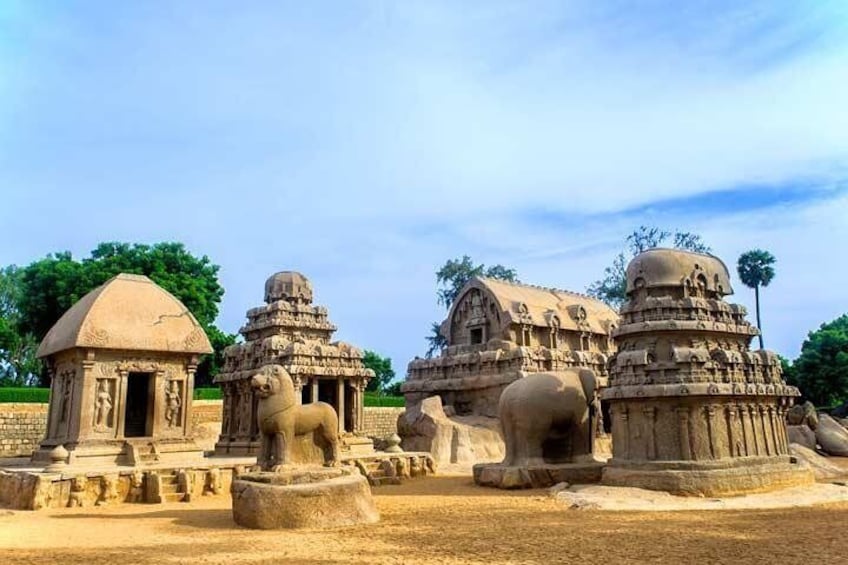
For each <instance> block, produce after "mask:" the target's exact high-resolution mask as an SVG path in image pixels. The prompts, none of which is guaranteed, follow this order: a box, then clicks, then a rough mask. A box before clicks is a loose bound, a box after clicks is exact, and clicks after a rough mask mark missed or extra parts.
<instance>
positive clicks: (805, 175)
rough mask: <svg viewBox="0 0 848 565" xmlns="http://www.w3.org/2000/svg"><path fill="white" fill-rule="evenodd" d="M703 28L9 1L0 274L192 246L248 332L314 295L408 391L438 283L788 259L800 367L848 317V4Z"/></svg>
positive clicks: (787, 305) (324, 9) (791, 326)
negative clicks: (252, 317) (681, 235)
mask: <svg viewBox="0 0 848 565" xmlns="http://www.w3.org/2000/svg"><path fill="white" fill-rule="evenodd" d="M681 4H682V3H677V2H661V1H649V2H569V3H563V2H494V1H487V2H459V3H458V2H436V1H433V2H413V1H404V2H330V3H319V2H310V3H299V2H267V3H263V2H251V3H238V4H233V3H231V2H211V1H205V2H180V3H167V2H105V1H102V2H94V1H90V2H58V1H56V2H47V1H45V2H35V1H14V0H12V1H10V0H3V1H2V2H0V264H9V263H17V264H25V263H28V262H30V261H32V260H34V259H37V258H39V257H42V256H44V255H46V254H47V253H50V252H53V251H60V250H70V251H72V252H73V253H74V254H75V255H78V256H83V255H85V254H87V253H88V252H89V251H90V250H91V249H92V248H94V247H95V245H96V244H97V243H98V242H100V241H106V240H120V241H131V242H135V241H139V242H155V241H163V240H178V241H183V242H185V243H186V244H187V245H188V247H189V248H190V249H191V250H192V251H193V252H195V253H198V254H207V255H209V256H210V257H211V258H212V259H213V260H214V261H215V262H216V263H218V264H220V265H221V279H222V282H223V284H224V285H225V288H226V290H227V293H226V295H225V297H224V301H223V304H222V307H221V315H220V317H219V325H220V326H221V327H222V328H223V329H225V330H227V331H236V330H237V329H238V327H239V326H240V325H241V323H242V322H243V320H244V313H245V311H246V310H247V309H248V308H250V307H253V306H256V305H258V304H259V303H260V302H261V300H262V295H263V289H262V285H263V282H264V280H265V278H266V277H267V276H268V275H269V274H271V273H273V272H275V271H278V270H284V269H295V270H300V271H302V272H303V273H305V274H306V275H307V276H308V277H310V278H311V279H312V280H313V282H314V284H315V286H316V298H317V300H318V302H320V303H321V304H324V305H326V306H327V307H328V308H329V309H330V314H331V318H332V319H333V320H334V322H335V323H336V324H337V325H338V326H339V327H340V331H339V333H338V337H340V338H341V339H345V340H348V341H350V342H352V343H354V344H356V345H358V346H360V347H365V348H370V349H374V350H377V351H379V352H381V353H383V354H387V355H390V356H391V357H392V358H393V360H394V362H395V367H396V370H397V371H398V373H399V374H403V372H404V369H405V365H406V362H407V361H408V360H409V359H411V358H412V357H413V356H415V355H417V354H421V353H423V351H424V349H425V342H424V340H423V337H424V335H426V333H427V331H428V328H429V324H430V322H431V321H433V320H436V319H440V318H441V317H442V316H443V314H444V312H443V310H442V309H441V308H440V307H439V306H438V305H437V304H436V300H435V278H434V271H435V270H436V268H437V267H438V266H439V265H440V264H442V263H443V262H444V261H445V260H447V259H449V258H452V257H457V256H461V255H462V254H469V255H471V256H472V257H474V258H475V259H476V260H478V261H482V262H486V263H503V264H506V265H509V266H513V267H515V268H516V269H517V270H518V271H519V275H520V276H521V278H522V280H525V281H527V282H531V283H535V284H543V285H550V286H557V287H562V288H567V289H571V290H578V291H581V290H583V289H585V287H586V286H587V285H588V284H589V283H590V282H591V281H592V280H594V279H596V278H598V277H599V276H600V275H601V273H602V272H603V268H604V266H605V265H607V264H609V262H610V261H611V260H612V258H613V257H614V255H615V254H616V253H617V252H618V251H619V250H620V249H621V247H622V246H623V240H624V237H625V236H626V235H627V233H629V232H630V231H631V230H632V229H634V228H635V227H637V226H638V225H640V224H656V225H660V226H662V227H665V228H669V229H681V230H685V231H694V232H697V233H701V234H702V235H703V236H704V239H705V240H706V241H707V243H708V244H710V245H711V246H712V248H713V250H714V252H715V253H716V254H718V255H719V256H720V257H722V258H724V259H725V260H726V262H727V263H728V264H730V265H733V264H735V260H736V258H737V257H738V255H739V254H740V253H742V252H744V251H746V250H748V249H750V248H753V247H764V248H767V249H769V250H771V251H772V252H773V253H774V254H775V255H776V256H777V258H778V264H777V277H776V278H775V280H774V282H773V283H772V285H771V286H769V287H768V289H766V290H765V291H764V293H763V312H764V327H765V339H766V346H767V347H770V348H773V349H775V350H777V351H778V352H780V353H782V354H784V355H787V356H790V357H794V356H795V355H796V354H797V352H798V350H799V348H800V345H801V342H802V341H803V339H804V337H805V336H806V334H807V332H808V331H810V330H811V329H814V328H816V327H817V326H818V325H819V324H820V323H822V322H825V321H828V320H831V319H833V318H835V317H836V316H838V315H840V314H842V313H844V312H846V311H848V293H846V292H845V291H844V288H843V287H844V284H843V281H844V280H846V278H848V266H846V262H845V260H844V259H843V257H844V256H845V250H846V247H848V220H846V218H848V110H846V107H845V100H846V99H848V65H846V64H845V62H846V60H848V4H846V3H844V2H824V1H821V2H749V3H744V4H743V3H740V2H688V3H685V5H681ZM734 275H735V274H734ZM736 290H737V294H736V296H735V297H734V300H735V301H738V302H741V303H743V304H746V305H749V306H751V305H752V300H753V299H752V292H751V291H749V290H748V289H745V288H744V287H742V286H741V285H740V284H737V285H736Z"/></svg>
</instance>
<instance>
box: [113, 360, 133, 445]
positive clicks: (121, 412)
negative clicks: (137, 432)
mask: <svg viewBox="0 0 848 565" xmlns="http://www.w3.org/2000/svg"><path fill="white" fill-rule="evenodd" d="M118 374H119V375H120V376H119V377H118V387H117V388H118V390H117V391H115V418H117V422H116V423H117V425H116V426H115V427H116V428H117V437H118V439H123V437H124V423H125V422H126V418H127V379H128V378H129V375H130V372H129V371H127V370H126V369H121V370H120V371H118Z"/></svg>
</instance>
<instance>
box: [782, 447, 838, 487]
mask: <svg viewBox="0 0 848 565" xmlns="http://www.w3.org/2000/svg"><path fill="white" fill-rule="evenodd" d="M789 452H790V453H791V454H792V455H794V456H795V457H797V458H798V459H800V460H801V461H803V462H805V463H806V464H807V465H809V466H810V468H811V469H812V470H813V473H814V474H815V475H816V480H817V481H827V480H830V479H838V478H841V477H844V476H845V475H846V474H848V472H846V470H845V469H843V468H842V467H840V466H839V465H834V464H833V463H832V462H830V461H828V459H827V457H823V456H821V455H819V454H818V453H816V452H815V451H813V450H812V449H808V448H807V447H805V446H803V445H798V444H797V443H790V444H789Z"/></svg>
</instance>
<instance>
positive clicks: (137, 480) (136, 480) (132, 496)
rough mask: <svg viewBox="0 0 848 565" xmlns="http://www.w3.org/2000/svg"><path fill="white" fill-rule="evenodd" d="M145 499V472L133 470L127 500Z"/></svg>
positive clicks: (141, 500) (138, 500) (139, 500)
mask: <svg viewBox="0 0 848 565" xmlns="http://www.w3.org/2000/svg"><path fill="white" fill-rule="evenodd" d="M143 501H144V474H143V473H142V472H141V471H133V474H132V475H130V492H129V496H127V502H143Z"/></svg>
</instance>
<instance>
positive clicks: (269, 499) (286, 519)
mask: <svg viewBox="0 0 848 565" xmlns="http://www.w3.org/2000/svg"><path fill="white" fill-rule="evenodd" d="M232 496H233V519H234V520H235V522H236V523H237V524H238V525H240V526H244V527H246V528H254V529H261V530H274V529H295V528H336V527H340V526H353V525H355V524H372V523H375V522H377V521H379V519H380V515H379V513H378V512H377V508H376V507H375V506H374V501H373V499H372V498H371V488H370V487H369V486H368V481H367V480H366V479H365V477H363V476H362V475H360V474H359V473H358V472H357V471H355V470H353V469H350V468H345V467H338V468H327V467H293V468H292V469H291V470H287V471H283V472H280V473H247V474H244V475H241V476H239V478H238V479H236V480H234V481H233V486H232Z"/></svg>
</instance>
